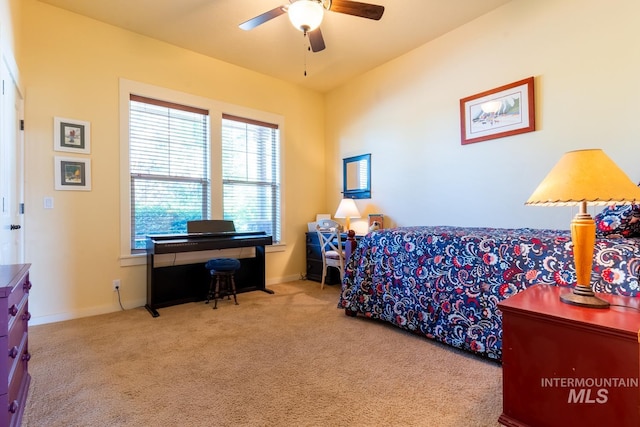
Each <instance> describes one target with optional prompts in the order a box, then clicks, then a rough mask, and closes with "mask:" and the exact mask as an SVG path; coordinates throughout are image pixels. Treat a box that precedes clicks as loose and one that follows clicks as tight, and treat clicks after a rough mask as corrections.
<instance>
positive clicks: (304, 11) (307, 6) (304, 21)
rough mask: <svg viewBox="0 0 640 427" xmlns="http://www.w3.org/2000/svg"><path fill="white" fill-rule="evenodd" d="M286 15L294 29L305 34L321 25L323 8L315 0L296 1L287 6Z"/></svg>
mask: <svg viewBox="0 0 640 427" xmlns="http://www.w3.org/2000/svg"><path fill="white" fill-rule="evenodd" d="M288 15H289V20H290V21H291V23H292V24H293V26H294V27H296V28H297V29H298V30H300V31H302V32H304V33H307V32H309V31H313V30H315V29H316V28H318V27H319V26H320V23H322V17H323V16H324V7H323V6H322V3H321V2H319V1H316V0H298V1H296V2H293V3H291V4H290V5H289V10H288Z"/></svg>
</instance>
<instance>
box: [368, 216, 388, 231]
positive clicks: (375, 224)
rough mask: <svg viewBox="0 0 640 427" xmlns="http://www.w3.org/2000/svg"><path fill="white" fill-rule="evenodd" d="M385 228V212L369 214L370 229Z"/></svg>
mask: <svg viewBox="0 0 640 427" xmlns="http://www.w3.org/2000/svg"><path fill="white" fill-rule="evenodd" d="M383 228H384V215H383V214H369V230H370V231H373V230H382V229H383Z"/></svg>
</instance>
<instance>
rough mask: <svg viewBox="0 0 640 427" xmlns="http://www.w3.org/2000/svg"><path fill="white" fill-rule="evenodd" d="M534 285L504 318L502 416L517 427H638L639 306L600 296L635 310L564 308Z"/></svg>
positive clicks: (552, 292) (550, 290) (549, 291)
mask: <svg viewBox="0 0 640 427" xmlns="http://www.w3.org/2000/svg"><path fill="white" fill-rule="evenodd" d="M563 292H570V290H569V289H563V288H560V287H557V286H548V285H535V286H532V287H530V288H528V289H526V290H524V291H522V292H520V293H518V294H516V295H514V296H512V297H509V298H507V299H506V300H505V301H502V302H500V303H499V304H498V307H499V308H500V310H501V311H502V323H503V341H502V349H503V350H502V379H503V412H502V415H501V416H500V418H499V419H498V421H499V422H500V423H501V424H503V425H505V426H513V427H516V426H517V427H525V426H531V427H555V426H558V427H566V426H581V427H590V426H593V427H601V426H616V427H627V426H628V427H638V426H639V425H640V390H639V388H638V381H639V374H640V359H639V355H640V347H639V344H638V330H639V329H640V312H638V311H637V309H638V308H639V307H640V299H639V298H625V297H619V296H613V295H604V294H598V296H600V297H602V298H603V299H606V300H607V301H609V302H611V303H613V304H621V305H626V306H631V307H635V308H636V309H633V308H620V307H613V306H612V307H611V308H610V309H593V308H584V307H578V306H575V305H570V304H565V303H563V302H561V301H560V298H559V297H560V294H561V293H563Z"/></svg>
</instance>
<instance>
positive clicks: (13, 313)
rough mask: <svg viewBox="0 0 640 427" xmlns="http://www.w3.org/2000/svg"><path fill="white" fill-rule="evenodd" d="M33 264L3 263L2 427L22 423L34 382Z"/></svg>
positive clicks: (0, 305)
mask: <svg viewBox="0 0 640 427" xmlns="http://www.w3.org/2000/svg"><path fill="white" fill-rule="evenodd" d="M30 266H31V264H14V265H0V309H1V311H0V342H1V344H0V348H4V349H5V351H6V353H5V354H6V360H5V362H4V363H2V362H0V427H5V426H19V425H20V424H21V422H22V414H23V413H24V407H25V404H26V400H27V392H28V391H29V383H30V382H31V376H30V375H29V370H28V365H29V359H30V358H31V355H30V354H29V343H28V339H27V338H28V323H29V319H30V318H31V314H30V313H29V304H28V303H29V290H30V289H31V282H30V281H29V267H30ZM2 313H5V314H4V315H3V314H2ZM3 408H6V409H3ZM5 410H6V412H3V411H5Z"/></svg>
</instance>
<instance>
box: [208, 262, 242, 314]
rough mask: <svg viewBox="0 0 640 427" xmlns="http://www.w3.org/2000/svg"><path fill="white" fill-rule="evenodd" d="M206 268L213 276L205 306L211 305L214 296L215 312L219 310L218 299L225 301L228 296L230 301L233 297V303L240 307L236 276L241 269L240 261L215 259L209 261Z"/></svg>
mask: <svg viewBox="0 0 640 427" xmlns="http://www.w3.org/2000/svg"><path fill="white" fill-rule="evenodd" d="M205 268H206V269H207V270H209V273H210V274H211V281H210V282H209V292H208V293H207V300H206V301H205V304H209V301H210V300H211V297H212V296H213V309H214V310H215V309H217V308H218V299H223V298H224V297H225V296H226V297H227V299H229V300H230V299H231V295H233V301H234V302H235V304H236V305H238V298H237V297H236V282H235V280H234V274H235V272H236V270H238V269H239V268H240V261H238V260H237V259H235V258H213V259H210V260H209V261H207V263H206V264H205Z"/></svg>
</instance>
